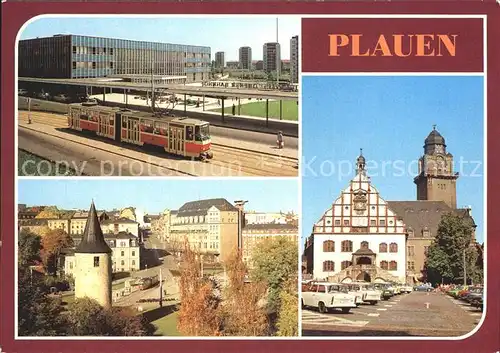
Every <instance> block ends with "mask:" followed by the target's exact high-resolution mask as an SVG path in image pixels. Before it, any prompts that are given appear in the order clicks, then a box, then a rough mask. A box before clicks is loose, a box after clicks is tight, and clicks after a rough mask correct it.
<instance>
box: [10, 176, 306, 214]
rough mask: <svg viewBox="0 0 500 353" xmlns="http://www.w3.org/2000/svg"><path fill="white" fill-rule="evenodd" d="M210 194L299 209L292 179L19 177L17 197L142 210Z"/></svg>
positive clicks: (253, 205)
mask: <svg viewBox="0 0 500 353" xmlns="http://www.w3.org/2000/svg"><path fill="white" fill-rule="evenodd" d="M209 198H225V199H226V200H227V201H229V202H231V203H233V202H234V201H236V200H248V201H249V202H248V203H247V204H246V205H245V209H246V210H249V211H250V210H252V211H259V212H279V211H294V212H295V213H297V212H298V202H299V198H298V184H297V181H296V180H294V179H286V180H284V179H281V180H273V179H266V180H262V179H261V180H252V179H238V178H234V179H225V180H224V181H223V182H221V181H220V180H208V179H201V178H196V179H194V178H193V179H191V180H174V179H150V178H148V179H142V178H136V179H134V180H130V179H129V180H125V179H123V178H119V179H107V180H105V179H104V180H103V179H101V178H91V179H87V180H82V179H78V180H75V179H74V178H71V179H59V180H53V179H44V180H36V179H19V184H18V201H19V203H22V204H27V205H30V206H33V205H55V206H57V207H58V208H60V209H88V208H89V207H90V203H91V201H92V199H93V200H94V202H95V205H96V208H98V209H105V210H112V209H114V208H117V209H120V208H124V207H129V206H133V207H136V208H137V209H140V210H142V211H144V212H146V213H153V214H154V213H160V212H163V211H164V210H165V209H171V210H176V209H179V208H180V207H181V206H182V205H183V204H184V203H186V202H189V201H196V200H202V199H209Z"/></svg>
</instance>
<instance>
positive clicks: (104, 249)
mask: <svg viewBox="0 0 500 353" xmlns="http://www.w3.org/2000/svg"><path fill="white" fill-rule="evenodd" d="M75 253H85V254H102V253H108V254H109V253H111V248H110V247H109V246H108V244H107V243H106V241H105V240H104V236H103V234H102V230H101V225H100V224H99V218H98V217H97V211H96V209H95V205H94V201H92V204H91V205H90V210H89V216H88V218H87V224H86V225H85V231H84V232H83V237H82V241H81V242H80V244H79V245H78V246H77V247H76V249H75Z"/></svg>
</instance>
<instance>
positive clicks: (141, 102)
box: [90, 93, 298, 125]
mask: <svg viewBox="0 0 500 353" xmlns="http://www.w3.org/2000/svg"><path fill="white" fill-rule="evenodd" d="M127 96H128V97H127V101H125V96H124V94H123V93H106V102H112V103H119V104H125V103H127V104H129V105H136V106H144V107H146V106H150V105H151V101H150V100H146V99H140V98H139V99H137V98H135V97H138V96H137V95H133V94H128V95H127ZM176 97H177V98H179V100H181V101H180V102H179V103H176V104H175V106H174V105H173V104H171V103H158V102H157V103H156V104H157V106H158V107H160V108H164V109H172V108H173V109H174V110H175V111H178V112H182V111H184V103H183V102H182V100H183V99H184V95H182V94H177V95H176ZM90 98H95V99H98V100H101V101H102V100H103V95H102V94H95V95H92V96H90ZM197 98H198V97H194V96H193V97H189V96H187V99H190V100H192V101H196V100H197ZM201 98H202V97H200V106H199V107H196V105H193V104H191V105H186V111H187V112H197V113H203V114H213V115H215V116H219V117H220V116H221V113H220V112H216V111H212V109H221V108H222V105H219V104H217V102H218V101H219V100H218V99H217V98H210V97H205V109H203V102H202V99H201ZM269 101H273V99H270V100H269ZM255 102H263V101H258V100H256V99H240V104H241V105H244V104H247V103H255ZM233 104H234V105H235V106H236V112H238V100H237V99H236V100H231V99H226V100H225V104H224V108H228V107H232V105H233ZM225 116H226V117H228V118H231V117H238V118H245V119H254V120H260V121H262V120H264V121H265V120H266V118H265V117H258V116H250V115H238V114H236V115H234V116H233V115H232V114H227V113H226V114H225ZM269 121H273V122H279V123H283V124H290V125H297V124H298V121H294V120H280V119H279V118H274V117H269Z"/></svg>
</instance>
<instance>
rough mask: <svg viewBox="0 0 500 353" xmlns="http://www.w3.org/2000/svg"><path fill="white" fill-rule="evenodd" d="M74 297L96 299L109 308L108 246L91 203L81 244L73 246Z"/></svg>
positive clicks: (109, 261) (109, 263)
mask: <svg viewBox="0 0 500 353" xmlns="http://www.w3.org/2000/svg"><path fill="white" fill-rule="evenodd" d="M75 264H76V269H75V298H84V297H88V298H91V299H95V300H96V301H97V302H98V303H99V304H101V305H102V306H103V307H105V308H110V307H111V272H112V271H111V249H110V247H109V246H108V244H107V243H106V241H105V240H104V235H103V234H102V230H101V225H100V224H99V219H98V218H97V212H96V209H95V205H94V202H92V204H91V205H90V211H89V215H88V218H87V224H86V225H85V231H84V233H83V238H82V241H81V243H80V244H79V245H78V247H77V248H76V249H75Z"/></svg>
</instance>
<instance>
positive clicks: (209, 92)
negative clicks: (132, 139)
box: [18, 77, 298, 126]
mask: <svg viewBox="0 0 500 353" xmlns="http://www.w3.org/2000/svg"><path fill="white" fill-rule="evenodd" d="M18 81H19V82H27V83H38V84H53V85H62V86H78V87H85V89H86V92H87V93H88V92H90V94H92V88H93V87H96V88H101V89H102V90H103V93H102V97H103V99H102V100H103V101H106V93H107V92H109V93H113V90H115V93H117V92H116V91H117V90H118V91H122V92H123V94H124V98H125V105H127V104H128V102H127V95H128V94H129V93H130V92H131V91H139V92H151V90H152V85H151V83H136V82H127V81H123V80H121V79H119V78H106V77H101V78H85V79H58V78H38V77H19V78H18ZM108 89H109V91H108ZM154 90H155V92H156V91H161V92H162V94H168V93H171V94H183V95H184V112H186V104H187V100H186V96H188V95H189V96H197V97H203V98H205V97H212V98H217V99H220V100H221V117H222V121H223V122H224V115H225V112H224V101H225V100H226V99H227V98H238V99H240V98H252V99H261V100H265V101H266V110H265V111H266V126H268V125H269V100H276V101H279V102H280V120H281V117H282V101H284V100H288V101H296V102H298V93H297V92H282V91H267V90H259V89H241V88H226V87H206V86H201V87H200V86H186V85H178V84H155V85H154ZM203 101H204V99H203Z"/></svg>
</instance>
